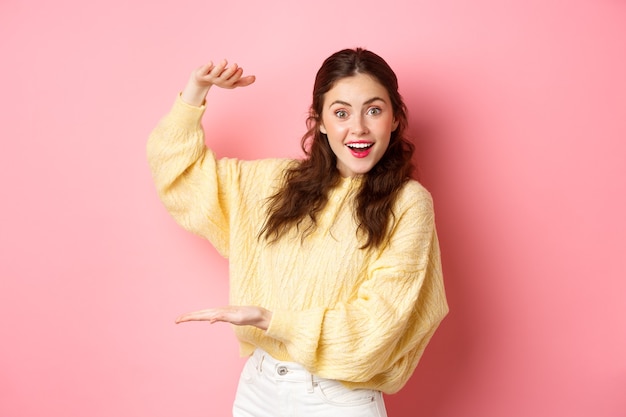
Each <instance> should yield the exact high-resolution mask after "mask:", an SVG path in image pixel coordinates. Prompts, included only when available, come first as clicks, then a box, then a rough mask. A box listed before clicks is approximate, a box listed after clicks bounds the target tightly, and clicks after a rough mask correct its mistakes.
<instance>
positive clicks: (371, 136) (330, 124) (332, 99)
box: [320, 74, 398, 177]
mask: <svg viewBox="0 0 626 417" xmlns="http://www.w3.org/2000/svg"><path fill="white" fill-rule="evenodd" d="M397 127H398V121H397V120H396V119H395V117H394V115H393V108H392V105H391V100H390V99H389V94H388V93H387V90H386V89H385V87H383V86H382V84H380V83H379V82H378V81H376V79H374V78H372V77H371V76H369V75H366V74H357V75H354V76H351V77H346V78H342V79H340V80H339V81H337V82H336V83H335V85H334V86H333V88H331V89H330V90H329V91H328V92H327V93H326V94H325V96H324V101H323V107H322V120H321V123H320V131H321V132H322V133H324V134H326V135H327V137H328V143H329V144H330V147H331V149H332V151H333V153H334V154H335V156H336V157H337V169H338V170H339V173H340V174H341V176H342V177H352V176H354V175H359V174H365V173H367V172H369V171H370V170H371V169H372V168H373V167H374V165H376V164H377V163H378V161H380V159H381V158H382V157H383V155H384V153H385V151H386V150H387V147H388V146H389V140H390V138H391V132H393V131H394V130H396V128H397Z"/></svg>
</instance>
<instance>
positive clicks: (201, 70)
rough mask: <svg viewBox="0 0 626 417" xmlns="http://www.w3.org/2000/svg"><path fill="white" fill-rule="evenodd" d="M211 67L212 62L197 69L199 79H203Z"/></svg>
mask: <svg viewBox="0 0 626 417" xmlns="http://www.w3.org/2000/svg"><path fill="white" fill-rule="evenodd" d="M213 67H214V65H213V61H209V62H208V63H207V64H204V65H202V66H201V67H200V68H198V69H197V74H198V75H199V76H201V77H205V76H207V75H208V74H209V73H210V72H211V70H212V69H213Z"/></svg>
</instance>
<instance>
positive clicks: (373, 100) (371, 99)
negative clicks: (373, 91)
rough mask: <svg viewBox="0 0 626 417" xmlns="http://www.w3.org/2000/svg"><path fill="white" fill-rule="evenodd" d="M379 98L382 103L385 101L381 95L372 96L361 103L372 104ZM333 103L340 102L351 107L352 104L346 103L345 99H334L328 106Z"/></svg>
mask: <svg viewBox="0 0 626 417" xmlns="http://www.w3.org/2000/svg"><path fill="white" fill-rule="evenodd" d="M379 100H380V101H382V102H383V103H386V101H385V100H384V99H382V98H381V97H372V98H370V99H369V100H367V101H365V102H364V103H363V104H365V105H367V104H372V103H373V102H375V101H379ZM335 104H340V105H342V106H347V107H352V104H350V103H348V102H347V101H343V100H335V101H333V102H332V103H330V104H329V105H328V107H329V108H330V107H332V106H334V105H335Z"/></svg>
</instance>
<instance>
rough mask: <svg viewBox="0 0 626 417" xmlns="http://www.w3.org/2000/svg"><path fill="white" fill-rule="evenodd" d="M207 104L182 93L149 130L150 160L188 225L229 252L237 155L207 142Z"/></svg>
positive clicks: (165, 195)
mask: <svg viewBox="0 0 626 417" xmlns="http://www.w3.org/2000/svg"><path fill="white" fill-rule="evenodd" d="M204 110H205V107H204V106H200V107H195V106H191V105H189V104H187V103H185V102H184V101H183V100H182V99H181V98H180V96H179V97H178V98H177V99H176V102H175V103H174V105H173V107H172V109H171V110H170V112H169V113H168V114H167V115H166V116H165V117H164V118H163V119H161V121H160V122H159V123H158V125H157V126H156V127H155V129H154V130H153V131H152V133H151V134H150V137H149V140H148V145H147V154H148V163H149V165H150V169H151V171H152V176H153V179H154V182H155V185H156V188H157V192H158V194H159V197H160V198H161V201H162V202H163V204H164V205H165V207H166V208H167V210H168V211H169V213H170V214H171V215H172V216H173V217H174V219H175V220H176V221H177V222H178V223H179V224H180V225H181V226H182V227H183V228H185V229H187V230H189V231H191V232H193V233H195V234H197V235H200V236H202V237H204V238H206V239H208V240H209V241H211V243H212V244H213V245H214V246H215V248H216V249H217V251H218V252H219V253H220V254H222V255H223V256H226V257H227V256H228V252H229V250H228V248H229V218H230V215H229V211H230V204H231V199H232V197H231V195H232V194H234V193H236V192H237V189H236V187H237V183H236V181H235V179H236V178H237V175H238V166H239V164H238V161H237V160H234V159H223V160H217V159H216V157H215V155H214V153H213V152H212V151H211V150H210V149H208V148H207V147H206V145H205V143H204V131H203V129H202V125H201V119H202V115H203V113H204Z"/></svg>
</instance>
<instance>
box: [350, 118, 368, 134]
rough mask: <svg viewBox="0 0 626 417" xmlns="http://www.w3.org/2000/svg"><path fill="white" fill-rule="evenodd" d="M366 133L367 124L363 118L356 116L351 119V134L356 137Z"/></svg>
mask: <svg viewBox="0 0 626 417" xmlns="http://www.w3.org/2000/svg"><path fill="white" fill-rule="evenodd" d="M367 132H368V129H367V123H366V121H365V118H364V117H363V116H357V117H355V118H354V119H353V125H352V134H354V135H356V136H361V135H364V134H366V133H367Z"/></svg>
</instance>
